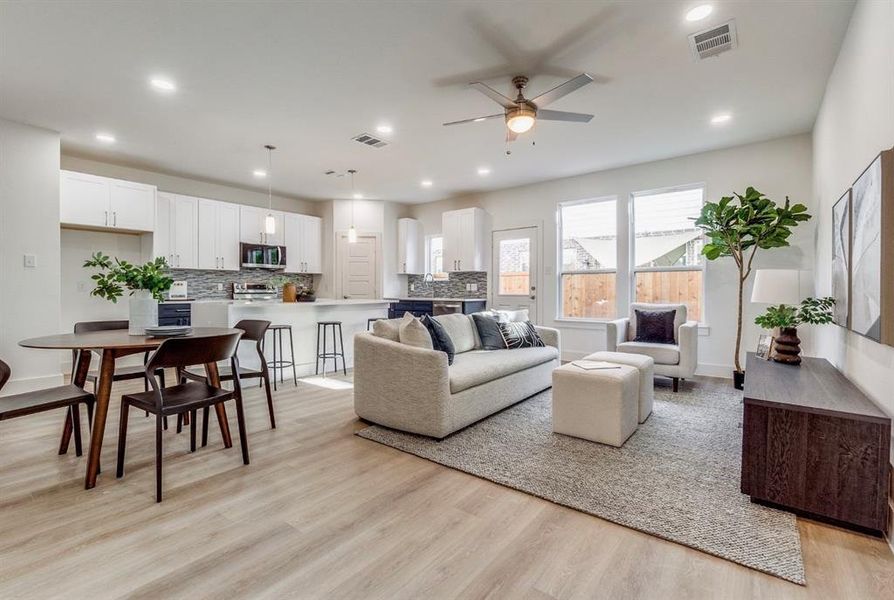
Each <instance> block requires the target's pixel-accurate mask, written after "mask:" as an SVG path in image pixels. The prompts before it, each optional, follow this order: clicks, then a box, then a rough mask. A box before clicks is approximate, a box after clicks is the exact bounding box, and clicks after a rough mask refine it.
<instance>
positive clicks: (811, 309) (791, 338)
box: [754, 296, 835, 365]
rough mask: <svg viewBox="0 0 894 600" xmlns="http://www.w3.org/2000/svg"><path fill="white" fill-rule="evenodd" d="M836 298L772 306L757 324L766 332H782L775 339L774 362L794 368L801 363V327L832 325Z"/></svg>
mask: <svg viewBox="0 0 894 600" xmlns="http://www.w3.org/2000/svg"><path fill="white" fill-rule="evenodd" d="M834 306H835V298H832V297H831V296H826V297H823V298H805V299H804V300H802V301H801V304H800V305H799V306H791V305H788V304H779V305H777V306H770V307H769V308H767V310H766V311H764V313H763V314H761V315H758V316H757V317H755V319H754V322H755V323H756V324H757V325H760V326H761V327H763V328H764V329H770V330H773V329H778V330H779V335H777V336H776V338H775V339H774V345H773V360H775V361H776V362H781V363H786V364H790V365H799V364H801V340H800V339H799V338H798V326H799V325H802V324H805V323H806V324H810V325H825V324H827V323H831V322H832V309H833V308H834Z"/></svg>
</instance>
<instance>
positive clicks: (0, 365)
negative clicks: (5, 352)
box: [0, 360, 12, 390]
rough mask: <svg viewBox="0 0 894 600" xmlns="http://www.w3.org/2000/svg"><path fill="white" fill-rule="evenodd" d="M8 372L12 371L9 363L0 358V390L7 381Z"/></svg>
mask: <svg viewBox="0 0 894 600" xmlns="http://www.w3.org/2000/svg"><path fill="white" fill-rule="evenodd" d="M10 373H12V369H10V368H9V365H8V364H6V363H5V362H3V361H2V360H0V390H2V389H3V386H4V385H6V382H7V381H9V374H10Z"/></svg>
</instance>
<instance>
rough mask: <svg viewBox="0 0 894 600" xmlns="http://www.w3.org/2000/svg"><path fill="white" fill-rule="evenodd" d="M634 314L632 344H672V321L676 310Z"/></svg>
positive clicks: (640, 311) (643, 311)
mask: <svg viewBox="0 0 894 600" xmlns="http://www.w3.org/2000/svg"><path fill="white" fill-rule="evenodd" d="M634 312H635V313H636V337H635V338H634V339H633V341H634V342H648V343H651V344H673V343H675V341H674V319H676V317H677V310H676V309H670V310H639V309H635V310H634Z"/></svg>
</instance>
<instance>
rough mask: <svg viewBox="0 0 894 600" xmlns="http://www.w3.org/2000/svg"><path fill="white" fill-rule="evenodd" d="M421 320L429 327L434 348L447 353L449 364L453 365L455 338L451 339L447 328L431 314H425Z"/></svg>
mask: <svg viewBox="0 0 894 600" xmlns="http://www.w3.org/2000/svg"><path fill="white" fill-rule="evenodd" d="M420 320H421V321H422V324H423V325H425V328H426V329H428V333H429V335H430V336H431V345H432V348H433V349H434V350H437V351H439V352H443V353H445V354H446V355H447V364H448V365H452V364H453V357H454V356H455V355H456V347H455V346H454V345H453V340H451V339H450V335H449V334H448V333H447V330H446V329H444V326H443V325H441V324H440V323H438V322H437V320H435V319H432V318H431V317H430V316H429V315H423V317H422V319H420Z"/></svg>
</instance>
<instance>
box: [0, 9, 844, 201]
mask: <svg viewBox="0 0 894 600" xmlns="http://www.w3.org/2000/svg"><path fill="white" fill-rule="evenodd" d="M705 1H710V0H705ZM698 3H699V2H698V1H697V0H696V1H690V2H671V1H655V2H645V1H644V2H635V3H634V2H623V3H603V2H587V3H584V2H556V1H553V2H439V3H434V2H396V1H391V2H383V1H376V2H373V1H366V2H362V1H361V2H329V3H307V2H303V3H291V4H287V3H266V2H252V3H248V2H241V3H216V4H210V3H199V2H189V3H187V2H182V3H181V2H170V3H167V2H165V3H161V2H145V3H143V2H127V3H125V2H116V3H107V2H75V1H65V2H41V3H35V2H30V3H24V2H23V3H15V4H13V3H9V2H4V3H2V5H0V116H3V117H5V118H8V119H13V120H17V121H23V122H26V123H31V124H34V125H38V126H42V127H47V128H51V129H54V130H57V131H60V132H61V133H62V142H63V147H64V149H65V150H66V151H67V152H71V153H74V154H79V155H86V156H91V157H95V158H99V159H100V160H106V161H110V162H116V163H123V164H130V165H135V166H140V167H143V168H148V169H151V170H158V171H165V172H170V173H176V174H184V175H188V176H192V177H196V178H201V179H208V180H213V181H220V182H226V183H230V184H234V185H238V186H243V187H252V188H265V187H266V183H265V182H263V181H259V180H257V179H255V178H254V177H253V176H252V170H253V169H255V168H258V167H263V166H264V165H265V163H266V158H265V155H264V150H263V149H262V146H263V145H264V144H266V143H272V144H275V145H276V146H278V147H279V150H278V151H277V152H276V153H275V154H274V173H273V174H274V178H273V185H274V188H275V189H276V190H277V191H278V192H280V193H283V194H289V195H296V196H302V197H308V198H333V197H347V196H348V195H349V190H348V187H347V182H346V179H336V178H333V177H331V176H326V175H324V174H323V173H324V171H326V170H328V169H334V170H336V171H345V170H346V169H349V168H355V169H357V170H358V174H357V188H358V190H359V191H362V192H363V193H364V194H365V196H366V197H367V198H381V199H386V200H397V201H403V202H426V201H431V200H437V199H440V198H444V197H446V196H450V195H456V194H461V193H466V192H472V191H479V190H487V189H496V188H504V187H509V186H514V185H521V184H525V183H530V182H535V181H541V180H545V179H553V178H556V177H563V176H568V175H574V174H579V173H584V172H589V171H595V170H600V169H605V168H609V167H614V166H620V165H625V164H632V163H639V162H645V161H650V160H655V159H660V158H665V157H670V156H679V155H683V154H689V153H692V152H698V151H703V150H709V149H713V148H720V147H728V146H733V145H737V144H742V143H747V142H750V141H756V140H761V139H768V138H772V137H777V136H782V135H787V134H792V133H797V132H804V131H809V130H810V129H811V128H812V126H813V121H814V118H815V116H816V113H817V110H818V107H819V102H820V99H821V97H822V93H823V89H824V87H825V82H826V79H827V77H828V74H829V72H830V71H831V69H832V65H833V63H834V61H835V57H836V55H837V52H838V48H839V44H840V41H841V39H842V37H843V35H844V31H845V29H846V27H847V22H848V19H849V17H850V13H851V10H852V8H853V3H852V2H850V1H843V2H806V1H790V2H717V1H714V2H713V4H714V5H715V10H714V13H713V14H712V15H711V16H710V17H709V18H708V19H706V20H704V21H701V22H698V23H688V22H686V21H685V20H684V18H683V16H684V14H685V12H686V10H687V9H688V8H691V7H692V6H693V5H695V4H698ZM730 17H735V18H736V22H737V26H738V33H739V48H738V49H737V50H735V51H733V52H729V53H727V54H724V55H722V56H721V57H719V58H717V59H713V60H708V61H703V62H694V61H693V60H692V58H691V57H690V54H689V47H688V43H687V39H686V36H687V35H688V34H689V33H691V32H693V31H697V30H701V29H704V28H707V27H710V26H712V25H716V24H719V23H721V22H723V21H725V20H726V19H728V18H730ZM580 72H587V73H590V74H592V75H593V76H595V77H596V78H597V81H599V83H598V84H591V85H589V86H587V87H585V88H583V89H581V90H579V91H577V92H575V93H573V94H572V95H569V96H567V97H566V98H564V99H562V100H560V101H558V102H556V104H554V105H552V106H551V107H550V108H554V109H556V110H569V111H576V112H592V113H594V114H595V115H596V118H594V119H593V120H592V121H591V122H590V123H589V124H583V125H582V124H574V123H556V122H548V123H542V124H540V125H539V126H538V127H537V128H535V129H536V131H535V134H534V135H533V136H531V135H528V136H523V137H522V138H521V139H520V140H519V141H518V142H516V143H514V144H512V146H511V148H512V155H511V156H510V157H507V156H506V155H505V149H506V145H505V143H504V141H503V140H504V133H503V128H504V125H503V124H502V123H501V122H500V121H499V120H495V121H488V122H485V123H475V124H470V125H463V126H455V127H442V126H441V123H442V122H445V121H452V120H457V119H463V118H469V117H475V116H479V115H484V114H492V113H494V112H499V107H497V105H496V104H494V103H493V102H492V101H491V100H489V99H487V98H486V97H484V96H482V95H481V94H479V93H477V92H476V91H474V90H471V89H469V88H467V87H466V86H465V84H466V83H467V82H469V81H473V80H476V79H481V80H484V81H486V82H487V83H489V84H490V85H492V86H493V87H495V88H497V89H499V90H500V91H502V92H504V93H506V94H509V93H510V83H509V80H510V78H511V76H512V75H514V74H517V73H523V74H526V75H529V76H531V82H530V84H529V89H528V91H529V92H530V93H529V94H528V96H529V97H532V96H536V95H537V94H538V93H540V92H542V91H545V90H547V89H549V88H551V87H553V86H555V85H557V84H558V83H561V82H562V81H564V80H565V79H568V78H569V77H571V76H573V75H576V74H578V73H580ZM158 74H161V75H164V76H167V77H170V78H172V79H173V80H175V81H176V82H177V85H178V86H179V89H178V91H177V92H176V93H174V94H172V95H161V94H159V93H157V92H155V91H153V90H151V89H150V88H149V86H148V83H147V81H148V78H150V77H151V76H154V75H158ZM495 108H496V109H497V110H494V109H495ZM723 111H729V112H731V113H732V114H733V115H734V116H733V120H732V121H731V122H730V123H729V124H727V125H726V126H724V127H715V126H712V125H711V124H710V123H709V119H710V117H711V115H712V114H715V113H717V112H723ZM380 122H388V123H390V124H392V125H393V127H394V133H393V134H391V135H390V136H385V137H387V138H388V139H389V140H390V142H391V144H390V145H389V146H387V147H386V148H382V149H372V148H368V147H364V146H361V145H360V144H358V143H357V142H353V141H351V137H352V136H354V135H356V134H359V133H362V132H366V131H368V132H372V133H375V126H376V125H377V124H378V123H380ZM97 131H108V132H111V133H113V134H114V135H115V136H116V137H117V140H118V141H117V143H116V144H115V145H113V146H104V145H102V144H101V143H100V142H97V141H96V140H95V139H94V134H95V133H96V132H97ZM532 138H533V139H534V140H536V145H534V146H532V145H531V140H532ZM482 165H486V166H489V167H491V168H492V170H493V172H492V174H491V175H490V176H488V177H486V178H483V177H479V176H478V175H477V172H476V171H477V168H478V167H479V166H482ZM424 178H430V179H432V180H433V181H434V186H433V187H432V188H430V189H427V190H426V189H422V188H420V185H419V182H420V180H422V179H424Z"/></svg>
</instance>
